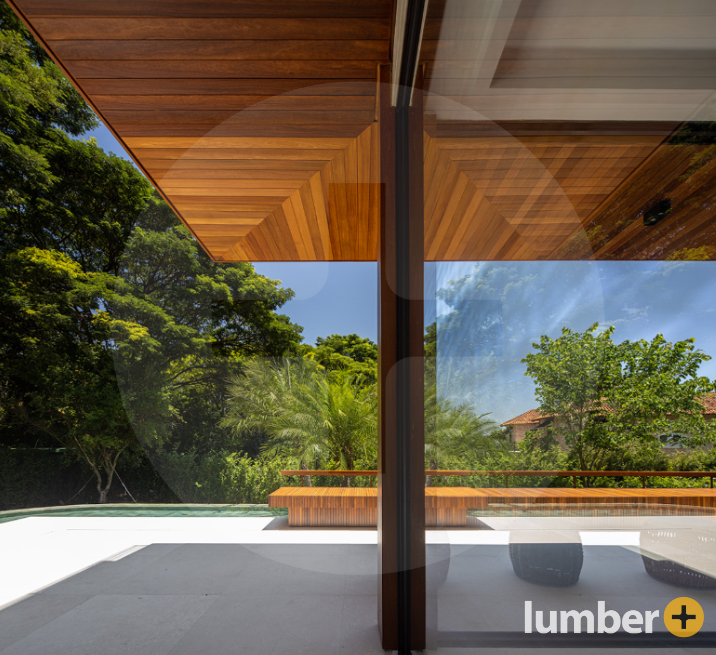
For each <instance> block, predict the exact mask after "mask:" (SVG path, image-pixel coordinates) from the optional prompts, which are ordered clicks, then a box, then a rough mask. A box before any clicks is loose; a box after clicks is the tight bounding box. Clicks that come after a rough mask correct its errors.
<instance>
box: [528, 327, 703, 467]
mask: <svg viewBox="0 0 716 655" xmlns="http://www.w3.org/2000/svg"><path fill="white" fill-rule="evenodd" d="M598 328H599V326H598V324H596V323H595V324H594V325H592V326H591V327H590V328H589V329H588V330H586V331H585V332H583V333H580V332H574V331H572V330H570V329H569V328H563V330H562V336H560V337H558V338H557V339H552V338H550V337H548V336H546V335H543V336H542V337H541V339H540V342H539V343H535V344H533V347H534V348H535V349H536V351H537V352H535V353H529V354H528V355H527V356H526V357H525V358H524V360H523V363H525V364H526V365H527V372H526V375H528V376H530V377H532V378H533V379H534V381H535V385H536V395H537V399H538V400H539V402H540V407H539V410H540V412H541V413H542V414H543V415H544V416H546V417H551V418H552V425H551V427H550V428H549V429H548V430H549V431H550V432H552V433H553V434H554V435H559V436H561V437H563V438H564V439H565V442H566V445H567V446H568V447H569V449H570V454H571V459H572V460H573V461H574V462H575V463H576V464H577V465H578V466H579V468H580V469H581V470H599V468H601V467H602V465H603V463H604V462H605V460H606V458H607V457H609V456H610V455H612V456H613V455H614V454H615V453H619V452H626V451H627V450H629V449H641V450H650V451H652V452H656V451H657V450H658V449H659V447H660V445H661V441H660V438H659V437H660V435H663V434H669V433H676V434H679V435H682V438H683V443H684V445H687V446H701V445H705V444H708V443H713V441H714V438H715V437H716V426H715V425H713V424H712V423H711V422H709V421H707V420H706V418H705V416H704V407H703V405H702V403H701V398H703V397H704V396H705V395H706V394H707V393H712V392H713V391H714V390H716V384H714V383H713V382H712V381H710V380H709V379H708V378H706V377H703V376H699V375H698V369H699V367H700V365H701V364H702V363H703V362H704V361H708V360H709V359H710V357H709V356H708V355H706V354H705V353H703V352H701V351H699V350H696V348H695V346H694V340H693V339H686V340H684V341H678V342H676V343H670V342H668V341H667V340H666V339H665V338H664V337H663V336H662V335H661V334H657V335H656V336H655V337H654V339H652V340H651V341H646V340H640V341H636V342H630V341H624V342H622V343H619V344H616V343H614V342H613V341H612V334H613V333H614V328H613V327H610V328H608V329H607V330H604V331H602V332H599V331H598Z"/></svg>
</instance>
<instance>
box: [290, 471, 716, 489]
mask: <svg viewBox="0 0 716 655" xmlns="http://www.w3.org/2000/svg"><path fill="white" fill-rule="evenodd" d="M281 475H300V476H306V475H316V476H340V477H358V476H367V477H370V476H377V475H378V471H370V470H355V469H354V470H351V471H301V470H298V471H281ZM425 475H430V476H435V477H452V476H466V475H477V476H486V477H501V476H504V478H505V487H506V488H507V487H509V486H510V484H509V482H510V478H511V477H541V478H546V477H570V478H572V479H573V483H574V487H576V486H577V478H617V477H618V478H641V479H642V486H643V487H644V488H646V479H647V478H657V477H666V478H710V481H711V488H712V489H713V488H714V476H716V471H477V470H475V471H464V470H463V471H449V470H443V469H431V470H428V471H425Z"/></svg>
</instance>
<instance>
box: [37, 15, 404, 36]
mask: <svg viewBox="0 0 716 655" xmlns="http://www.w3.org/2000/svg"><path fill="white" fill-rule="evenodd" d="M33 24H34V25H35V27H36V28H37V29H38V30H39V31H40V32H41V33H42V34H43V35H44V36H45V38H46V39H47V40H48V41H60V40H63V41H69V40H93V39H97V35H100V34H101V35H103V38H105V39H107V40H120V39H121V40H124V39H130V40H137V39H146V40H161V39H168V38H171V39H181V40H195V39H208V40H214V39H232V40H237V39H251V40H258V39H261V40H271V41H275V40H284V39H297V38H300V39H304V40H309V39H310V40H311V41H323V40H335V39H376V40H385V41H387V40H388V39H389V38H390V25H389V24H388V23H387V22H386V21H385V19H383V18H363V17H353V18H339V17H332V18H326V17H323V16H321V17H316V16H313V17H310V18H276V17H271V18H246V17H244V18H227V17H224V18H206V17H203V16H202V17H194V18H152V17H142V18H85V17H73V18H42V17H37V18H34V19H33Z"/></svg>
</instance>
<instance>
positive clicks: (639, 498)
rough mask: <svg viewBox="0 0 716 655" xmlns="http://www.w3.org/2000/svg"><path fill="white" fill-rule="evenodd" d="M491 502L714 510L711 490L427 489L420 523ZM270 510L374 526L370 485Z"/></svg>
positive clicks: (444, 522) (305, 493)
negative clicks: (621, 505)
mask: <svg viewBox="0 0 716 655" xmlns="http://www.w3.org/2000/svg"><path fill="white" fill-rule="evenodd" d="M494 504H518V505H519V504H530V505H534V504H545V505H555V504H563V505H564V506H565V507H567V506H574V505H588V504H610V505H614V504H628V505H630V506H635V505H636V506H640V507H644V508H648V507H654V509H657V508H658V507H659V506H662V505H677V506H689V507H701V508H711V509H715V510H716V490H714V489H707V488H690V489H615V488H596V489H568V488H543V487H535V488H519V487H518V488H510V489H495V488H481V489H473V488H470V487H427V488H426V489H425V523H426V526H428V527H460V526H465V525H466V524H467V510H468V508H474V509H479V508H486V507H487V506H488V505H494ZM269 507H287V508H288V522H289V525H290V526H296V527H298V526H303V527H309V526H310V527H372V526H376V525H377V519H378V514H377V511H378V510H377V507H378V490H377V489H376V488H375V487H282V488H281V489H278V490H277V491H274V492H273V493H272V494H271V495H270V496H269Z"/></svg>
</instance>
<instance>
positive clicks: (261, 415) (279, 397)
mask: <svg viewBox="0 0 716 655" xmlns="http://www.w3.org/2000/svg"><path fill="white" fill-rule="evenodd" d="M229 396H230V410H229V413H228V415H227V417H226V418H225V419H224V420H223V421H222V424H223V425H224V426H225V427H227V428H229V429H232V430H242V429H247V428H255V427H262V428H264V429H265V430H266V432H267V433H268V435H269V440H268V442H267V443H266V445H265V450H267V451H269V452H275V453H279V454H284V455H288V456H290V457H292V458H293V459H294V460H295V461H297V462H298V464H299V466H300V467H301V468H303V469H307V468H308V467H309V466H312V465H315V463H316V462H318V461H324V462H326V463H328V464H330V465H332V466H333V467H335V468H338V469H340V470H353V469H354V468H356V465H357V464H358V462H359V461H360V460H361V459H365V458H366V457H367V456H368V454H369V451H371V450H372V451H373V453H374V452H375V448H376V445H377V433H376V430H377V412H376V396H375V388H374V387H365V386H362V385H358V384H356V382H355V381H354V379H353V378H351V377H350V376H348V375H344V376H343V377H342V378H340V379H337V380H336V379H332V378H331V377H329V376H328V375H327V374H326V373H325V372H322V371H321V370H319V369H318V368H317V366H316V364H315V363H313V362H311V361H309V360H307V359H305V358H299V359H298V360H296V361H292V360H290V359H286V358H283V359H279V360H268V359H254V360H251V361H249V362H248V363H247V365H246V367H245V369H244V371H243V373H242V374H241V375H240V376H236V377H235V378H233V380H232V383H231V385H230V388H229ZM344 484H345V485H346V486H347V485H348V479H347V478H346V479H344Z"/></svg>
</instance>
